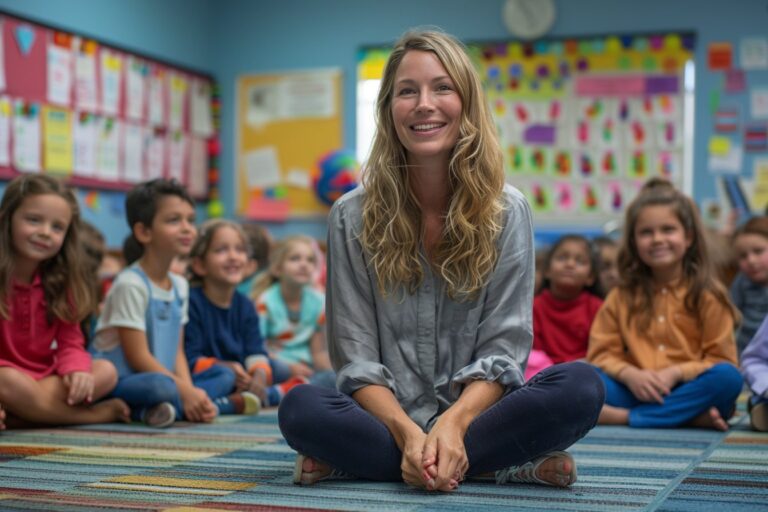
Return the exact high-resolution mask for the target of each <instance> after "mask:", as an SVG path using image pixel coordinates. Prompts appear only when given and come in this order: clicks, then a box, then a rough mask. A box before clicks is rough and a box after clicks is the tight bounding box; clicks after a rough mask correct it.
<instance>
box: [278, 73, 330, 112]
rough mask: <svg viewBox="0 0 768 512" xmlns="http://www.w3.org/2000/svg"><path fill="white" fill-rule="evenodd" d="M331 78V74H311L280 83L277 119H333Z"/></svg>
mask: <svg viewBox="0 0 768 512" xmlns="http://www.w3.org/2000/svg"><path fill="white" fill-rule="evenodd" d="M333 77H334V75H333V74H331V73H311V74H306V75H301V76H296V77H291V78H288V79H285V80H283V81H282V82H280V89H279V94H278V97H279V100H280V103H279V106H278V112H279V117H280V118H282V119H295V118H304V117H333V116H334V115H335V114H336V98H335V97H334V89H333V79H334V78H333Z"/></svg>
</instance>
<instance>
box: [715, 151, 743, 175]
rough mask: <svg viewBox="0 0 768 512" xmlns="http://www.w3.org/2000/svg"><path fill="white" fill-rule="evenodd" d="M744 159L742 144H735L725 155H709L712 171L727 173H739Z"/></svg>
mask: <svg viewBox="0 0 768 512" xmlns="http://www.w3.org/2000/svg"><path fill="white" fill-rule="evenodd" d="M743 159H744V150H743V148H742V147H741V146H738V145H736V144H733V145H732V146H731V148H730V150H729V151H728V153H727V154H725V155H713V154H710V155H709V170H710V172H721V173H727V174H739V173H740V172H741V164H742V161H743Z"/></svg>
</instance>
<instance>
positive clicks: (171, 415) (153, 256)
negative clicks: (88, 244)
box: [91, 179, 233, 428]
mask: <svg viewBox="0 0 768 512" xmlns="http://www.w3.org/2000/svg"><path fill="white" fill-rule="evenodd" d="M125 203H126V204H125V210H126V216H127V219H128V225H129V226H130V227H131V235H130V237H129V240H128V241H127V242H126V244H125V245H124V248H125V251H124V253H125V256H126V258H127V261H128V263H129V266H128V267H127V268H126V269H124V270H123V271H122V272H120V274H119V275H118V276H117V278H116V279H115V281H114V284H113V285H112V287H111V288H110V290H109V293H108V294H107V298H106V300H105V303H104V310H103V312H102V314H101V316H100V317H99V322H98V324H97V326H96V336H95V338H94V340H93V344H92V346H91V351H92V352H93V353H94V355H95V356H96V357H99V358H103V359H108V360H110V361H112V362H113V363H114V364H115V366H116V367H117V370H118V374H119V379H118V382H117V386H116V387H115V390H114V391H113V393H112V394H113V396H116V397H119V398H122V399H123V400H125V401H126V402H128V404H129V405H130V406H131V409H132V413H131V415H132V418H133V419H134V420H137V421H144V422H145V423H146V424H147V425H150V426H153V427H158V428H161V427H168V426H170V425H171V424H173V422H174V421H175V419H176V418H179V419H181V418H186V419H188V420H190V421H196V422H208V421H212V420H213V419H214V418H215V417H216V415H217V414H218V409H217V407H216V406H215V405H214V403H213V402H212V401H211V400H210V399H209V398H208V397H209V396H215V397H220V396H226V393H227V392H228V391H229V390H230V389H231V387H232V381H233V377H232V373H231V372H230V371H228V370H227V369H226V368H223V367H214V368H211V369H210V370H208V371H207V372H204V373H203V374H201V375H196V376H195V377H194V378H192V376H190V374H189V366H188V365H187V358H186V357H185V355H184V348H183V340H184V336H183V334H184V333H183V325H184V324H185V323H186V322H187V307H188V306H187V305H188V296H189V293H188V284H187V281H186V280H185V279H184V278H183V277H181V276H179V275H177V274H173V273H171V272H170V271H169V269H170V267H171V262H172V261H173V259H174V258H175V257H177V256H179V255H185V254H187V253H189V250H190V249H191V247H192V243H193V242H194V240H195V235H196V233H197V229H196V228H195V209H194V203H193V201H192V198H191V197H190V196H189V194H188V193H187V191H186V190H185V189H184V188H183V187H182V186H181V185H180V184H179V183H178V182H176V181H174V180H170V181H169V180H164V179H156V180H152V181H148V182H145V183H141V184H139V185H137V186H136V187H135V188H134V189H133V190H131V191H130V192H129V193H128V196H127V197H126V201H125ZM133 257H138V261H131V258H133Z"/></svg>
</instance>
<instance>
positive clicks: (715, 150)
mask: <svg viewBox="0 0 768 512" xmlns="http://www.w3.org/2000/svg"><path fill="white" fill-rule="evenodd" d="M730 150H731V139H729V138H728V137H718V136H714V137H710V138H709V154H710V155H714V156H725V155H727V154H728V153H729V152H730Z"/></svg>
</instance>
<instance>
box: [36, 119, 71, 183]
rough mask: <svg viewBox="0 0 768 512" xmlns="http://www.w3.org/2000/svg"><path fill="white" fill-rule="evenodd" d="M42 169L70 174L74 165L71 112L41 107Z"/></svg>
mask: <svg viewBox="0 0 768 512" xmlns="http://www.w3.org/2000/svg"><path fill="white" fill-rule="evenodd" d="M43 140H44V142H43V148H44V152H43V167H44V168H45V169H46V170H48V171H53V172H59V173H67V174H71V173H72V167H73V163H74V157H73V154H72V150H73V138H72V112H70V111H69V110H65V109H62V108H55V107H48V106H46V107H43Z"/></svg>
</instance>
